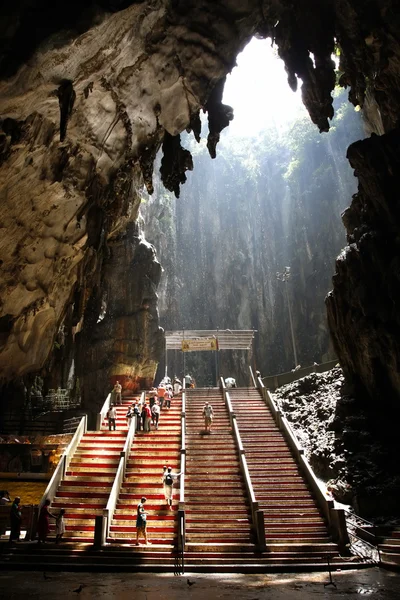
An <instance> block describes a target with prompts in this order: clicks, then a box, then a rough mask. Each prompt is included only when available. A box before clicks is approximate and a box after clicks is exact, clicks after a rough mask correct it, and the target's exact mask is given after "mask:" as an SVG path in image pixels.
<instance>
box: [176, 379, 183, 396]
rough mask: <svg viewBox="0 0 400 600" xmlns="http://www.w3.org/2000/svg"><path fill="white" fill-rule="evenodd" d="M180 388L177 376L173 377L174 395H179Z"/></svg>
mask: <svg viewBox="0 0 400 600" xmlns="http://www.w3.org/2000/svg"><path fill="white" fill-rule="evenodd" d="M181 390H182V385H181V382H180V381H179V379H178V378H177V377H175V379H174V396H179V394H180V393H181Z"/></svg>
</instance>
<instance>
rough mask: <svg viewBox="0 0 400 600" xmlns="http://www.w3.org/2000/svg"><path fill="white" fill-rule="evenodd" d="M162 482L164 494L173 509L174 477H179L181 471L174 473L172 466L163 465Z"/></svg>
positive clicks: (170, 508)
mask: <svg viewBox="0 0 400 600" xmlns="http://www.w3.org/2000/svg"><path fill="white" fill-rule="evenodd" d="M163 470H164V472H163V476H162V483H163V485H164V496H165V500H166V502H167V504H168V506H169V510H172V496H173V493H174V479H178V477H180V476H181V473H173V472H172V468H171V467H168V469H167V467H163Z"/></svg>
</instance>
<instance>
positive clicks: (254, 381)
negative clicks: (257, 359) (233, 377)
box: [249, 365, 257, 387]
mask: <svg viewBox="0 0 400 600" xmlns="http://www.w3.org/2000/svg"><path fill="white" fill-rule="evenodd" d="M249 369H250V377H251V379H252V381H253V385H254V387H257V383H256V379H255V377H254V373H253V369H252V368H251V365H249Z"/></svg>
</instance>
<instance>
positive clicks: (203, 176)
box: [141, 38, 365, 385]
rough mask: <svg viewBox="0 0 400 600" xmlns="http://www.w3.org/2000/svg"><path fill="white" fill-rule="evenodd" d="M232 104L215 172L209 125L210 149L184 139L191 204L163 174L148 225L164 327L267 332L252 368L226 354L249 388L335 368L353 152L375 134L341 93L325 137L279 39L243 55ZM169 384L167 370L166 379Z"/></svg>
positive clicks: (201, 364) (231, 84)
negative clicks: (330, 299)
mask: <svg viewBox="0 0 400 600" xmlns="http://www.w3.org/2000/svg"><path fill="white" fill-rule="evenodd" d="M222 100H223V102H224V103H225V104H227V105H230V106H232V107H233V114H234V117H233V120H232V121H231V122H230V124H229V127H227V128H225V129H224V130H223V131H222V132H221V138H220V141H219V144H218V147H217V156H216V158H215V159H213V160H212V161H210V160H209V156H208V152H207V144H206V141H207V134H208V126H207V120H206V117H205V116H203V118H202V129H201V139H200V143H197V142H195V141H194V139H193V136H192V134H190V133H189V134H182V136H181V139H182V146H183V147H184V148H187V149H189V151H190V153H191V155H192V156H193V162H194V168H193V171H190V172H189V173H188V174H187V181H186V183H185V185H184V186H182V189H181V192H180V198H179V199H175V198H174V197H173V194H172V193H169V192H168V191H166V190H165V189H164V188H163V187H162V183H161V182H160V181H159V179H158V181H157V179H156V178H157V177H158V169H157V168H156V170H155V179H156V183H155V192H154V194H153V195H152V196H149V195H145V198H144V202H143V203H142V204H141V215H142V218H143V221H144V231H145V235H146V237H147V239H148V240H149V241H150V242H151V243H153V244H154V245H155V247H156V250H157V255H158V256H159V258H160V261H161V264H162V265H163V274H162V277H161V283H160V290H159V296H160V298H159V310H160V323H161V325H162V326H163V327H164V328H165V329H166V330H170V329H184V328H186V329H193V328H200V329H201V328H202V329H216V328H218V327H219V328H221V329H225V328H230V329H254V330H256V331H257V334H256V339H255V347H254V351H253V352H252V353H251V355H250V356H247V355H246V353H243V352H240V351H237V352H233V353H231V354H230V355H229V356H228V353H221V358H220V363H219V369H220V374H221V375H224V376H225V377H227V376H228V375H233V376H235V377H236V378H237V380H238V381H239V383H240V384H242V385H247V384H248V383H249V381H250V379H249V378H250V373H249V368H248V367H249V366H250V365H251V366H252V368H253V370H257V369H259V370H261V371H262V373H263V374H264V375H265V376H267V375H274V374H276V373H280V372H285V371H290V370H291V369H294V368H296V367H297V368H300V366H302V367H309V366H311V365H313V364H315V363H318V364H320V363H325V362H329V361H332V360H334V359H335V352H334V349H333V348H332V345H331V343H330V338H329V332H328V327H327V320H326V310H325V306H324V298H325V296H326V294H327V293H328V291H329V290H330V288H331V277H332V275H333V273H334V261H335V259H336V256H337V255H338V254H339V253H340V251H341V250H342V248H343V247H344V246H345V244H346V240H345V232H344V228H343V225H342V223H341V220H340V214H341V212H342V211H343V210H344V209H345V208H347V206H348V203H349V199H350V198H351V195H352V194H353V193H354V192H355V191H356V179H355V177H354V175H353V173H352V171H351V168H350V166H349V165H348V163H347V161H346V160H345V152H346V149H347V147H348V145H349V144H350V143H352V142H353V141H355V140H357V139H361V138H363V137H364V135H365V133H364V128H363V122H362V118H361V114H360V112H358V111H356V110H355V109H354V107H353V106H352V105H350V104H349V103H348V99H347V92H346V91H345V90H343V89H341V88H339V87H337V88H336V89H335V92H334V108H335V112H336V114H335V117H334V118H333V121H332V123H331V129H330V131H329V132H328V133H319V132H318V129H317V128H316V127H315V125H314V124H312V123H311V121H310V118H309V115H308V113H307V111H306V109H305V107H304V105H303V102H302V99H301V81H299V85H298V89H297V91H296V92H293V91H292V90H291V89H290V87H289V85H288V81H287V73H286V71H285V68H284V63H283V61H282V60H280V59H279V57H278V55H277V52H276V48H275V47H274V46H273V45H272V42H271V40H269V39H268V40H261V39H256V38H253V39H252V40H251V41H250V42H249V44H248V45H247V46H246V47H245V49H244V50H243V52H242V53H241V54H239V56H238V57H237V66H236V67H235V68H234V69H233V71H232V73H231V74H230V75H228V77H227V80H226V83H225V88H224V95H223V99H222ZM158 161H160V159H158ZM282 272H283V273H286V275H285V277H283V278H282V277H281V276H280V274H281V273H282ZM288 274H289V275H288ZM186 366H187V368H188V369H189V370H190V371H191V373H192V374H194V375H195V377H196V379H198V381H199V385H212V382H215V380H216V375H217V373H216V372H215V369H216V362H215V360H214V358H213V357H209V356H207V355H206V353H203V354H197V355H195V354H193V355H188V356H187V357H186ZM182 369H183V358H182V354H181V353H178V352H176V353H175V354H172V355H171V357H170V364H169V365H168V371H169V373H170V374H171V375H179V376H180V377H181V376H182V375H183V373H182ZM164 372H165V363H164V360H161V362H160V365H159V368H158V372H157V376H156V379H161V377H162V375H163V373H164Z"/></svg>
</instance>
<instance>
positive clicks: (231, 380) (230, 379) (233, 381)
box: [225, 377, 236, 388]
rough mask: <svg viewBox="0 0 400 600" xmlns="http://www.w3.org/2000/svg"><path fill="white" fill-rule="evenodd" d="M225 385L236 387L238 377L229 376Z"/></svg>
mask: <svg viewBox="0 0 400 600" xmlns="http://www.w3.org/2000/svg"><path fill="white" fill-rule="evenodd" d="M225 385H226V387H227V388H235V387H236V379H234V378H233V377H227V378H226V379H225Z"/></svg>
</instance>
